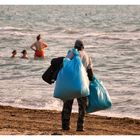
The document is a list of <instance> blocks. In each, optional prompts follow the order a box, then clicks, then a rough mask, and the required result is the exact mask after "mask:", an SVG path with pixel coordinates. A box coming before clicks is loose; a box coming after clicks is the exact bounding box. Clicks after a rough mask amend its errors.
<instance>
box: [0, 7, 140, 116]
mask: <svg viewBox="0 0 140 140" xmlns="http://www.w3.org/2000/svg"><path fill="white" fill-rule="evenodd" d="M39 33H40V34H41V35H42V38H43V40H44V41H46V42H47V44H48V46H49V47H48V48H47V49H46V51H45V55H46V56H45V60H34V58H33V51H32V50H31V49H30V45H31V44H32V43H33V42H34V41H35V38H36V36H37V34H39ZM78 38H80V39H82V40H83V42H84V44H85V50H86V51H87V53H88V54H89V56H91V58H92V61H93V64H94V73H95V75H96V77H97V78H98V79H100V80H102V81H103V83H104V85H105V86H106V88H107V89H108V92H109V94H110V97H111V99H112V102H113V106H112V108H111V109H109V110H105V111H99V112H97V113H94V114H100V115H107V116H118V117H132V118H138V119H140V6H95V5H93V6H92V5H90V6H86V5H85V6H70V5H69V6H64V5H63V6H45V5H43V6H37V5H35V6H33V5H32V6H12V5H11V6H8V5H7V6H2V5H0V104H1V105H11V106H18V107H26V108H37V109H51V110H54V109H55V110H61V109H62V102H61V101H60V100H59V99H56V98H54V97H53V90H54V85H49V84H47V83H45V82H44V81H43V80H42V78H41V76H42V74H43V72H44V71H45V70H46V69H47V67H48V66H49V65H50V60H51V59H52V58H54V57H59V56H65V55H66V53H67V51H68V50H69V49H71V48H72V47H73V45H74V42H75V40H76V39H78ZM13 49H16V50H17V52H18V53H17V58H15V59H11V58H10V56H11V52H12V50H13ZM23 49H26V50H27V52H28V56H29V60H21V59H20V56H21V51H22V50H23ZM73 111H77V103H76V101H75V102H74V105H73Z"/></svg>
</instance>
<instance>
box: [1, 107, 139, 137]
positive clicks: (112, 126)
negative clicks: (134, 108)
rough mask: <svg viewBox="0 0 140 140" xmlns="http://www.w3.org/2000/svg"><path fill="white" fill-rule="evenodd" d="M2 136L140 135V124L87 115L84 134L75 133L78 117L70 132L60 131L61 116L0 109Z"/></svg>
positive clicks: (72, 123)
mask: <svg viewBox="0 0 140 140" xmlns="http://www.w3.org/2000/svg"><path fill="white" fill-rule="evenodd" d="M0 112H1V113H0V135H140V127H139V126H140V120H139V119H133V118H128V117H124V118H118V117H107V116H98V115H93V114H92V115H91V114H86V116H85V123H84V124H85V126H84V128H85V131H84V132H76V122H77V113H72V115H71V129H70V130H69V131H63V130H62V129H61V112H60V111H55V110H45V109H27V108H18V107H11V106H2V105H0Z"/></svg>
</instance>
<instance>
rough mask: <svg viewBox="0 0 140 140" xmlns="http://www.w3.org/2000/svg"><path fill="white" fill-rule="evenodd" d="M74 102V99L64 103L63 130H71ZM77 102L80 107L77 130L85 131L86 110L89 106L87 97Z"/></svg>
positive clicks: (78, 99)
mask: <svg viewBox="0 0 140 140" xmlns="http://www.w3.org/2000/svg"><path fill="white" fill-rule="evenodd" d="M73 101H74V99H72V100H67V101H65V102H64V103H63V109H62V114H61V119H62V129H67V130H68V129H69V126H70V116H71V111H72V104H73ZM77 102H78V107H79V113H78V120H77V129H83V125H84V116H85V109H86V106H87V97H81V98H77Z"/></svg>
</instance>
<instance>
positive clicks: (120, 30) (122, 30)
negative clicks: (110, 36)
mask: <svg viewBox="0 0 140 140" xmlns="http://www.w3.org/2000/svg"><path fill="white" fill-rule="evenodd" d="M112 32H115V33H116V32H119V33H120V32H123V33H124V32H127V30H124V29H116V30H112Z"/></svg>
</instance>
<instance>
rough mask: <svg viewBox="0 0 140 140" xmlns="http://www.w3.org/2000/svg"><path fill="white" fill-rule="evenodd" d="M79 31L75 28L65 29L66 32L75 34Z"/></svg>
mask: <svg viewBox="0 0 140 140" xmlns="http://www.w3.org/2000/svg"><path fill="white" fill-rule="evenodd" d="M78 32H79V31H76V30H73V29H66V30H64V33H67V34H75V33H78Z"/></svg>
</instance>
